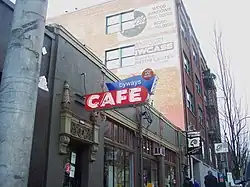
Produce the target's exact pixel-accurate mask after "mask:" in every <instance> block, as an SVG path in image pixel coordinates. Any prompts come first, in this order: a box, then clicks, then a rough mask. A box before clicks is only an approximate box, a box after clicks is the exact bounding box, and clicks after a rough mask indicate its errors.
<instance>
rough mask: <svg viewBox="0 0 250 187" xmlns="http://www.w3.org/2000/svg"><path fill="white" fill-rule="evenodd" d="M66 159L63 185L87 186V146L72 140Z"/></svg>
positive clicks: (68, 186)
mask: <svg viewBox="0 0 250 187" xmlns="http://www.w3.org/2000/svg"><path fill="white" fill-rule="evenodd" d="M66 160H67V161H66V164H65V172H64V184H63V187H87V185H88V184H87V183H86V181H88V160H89V157H88V146H87V145H86V144H83V143H81V142H78V141H74V140H72V141H71V143H70V144H69V155H68V157H67V159H66Z"/></svg>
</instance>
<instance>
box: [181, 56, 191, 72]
mask: <svg viewBox="0 0 250 187" xmlns="http://www.w3.org/2000/svg"><path fill="white" fill-rule="evenodd" d="M183 63H184V68H185V70H186V72H187V73H188V74H189V75H191V64H190V61H189V59H188V57H187V55H186V53H185V52H184V51H183Z"/></svg>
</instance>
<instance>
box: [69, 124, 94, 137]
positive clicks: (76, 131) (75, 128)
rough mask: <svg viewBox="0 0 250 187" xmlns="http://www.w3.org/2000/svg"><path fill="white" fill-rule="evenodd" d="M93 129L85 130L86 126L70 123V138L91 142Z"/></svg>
mask: <svg viewBox="0 0 250 187" xmlns="http://www.w3.org/2000/svg"><path fill="white" fill-rule="evenodd" d="M92 131H93V129H91V128H87V127H86V126H83V125H81V124H78V123H75V122H72V123H71V129H70V133H71V135H72V136H74V137H76V138H79V139H82V140H86V141H92V140H93V133H92Z"/></svg>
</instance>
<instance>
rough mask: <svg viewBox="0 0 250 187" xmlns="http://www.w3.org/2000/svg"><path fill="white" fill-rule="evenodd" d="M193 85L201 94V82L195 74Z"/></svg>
mask: <svg viewBox="0 0 250 187" xmlns="http://www.w3.org/2000/svg"><path fill="white" fill-rule="evenodd" d="M195 86H196V91H197V93H198V94H201V82H200V80H199V78H198V77H197V75H195Z"/></svg>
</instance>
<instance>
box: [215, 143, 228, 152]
mask: <svg viewBox="0 0 250 187" xmlns="http://www.w3.org/2000/svg"><path fill="white" fill-rule="evenodd" d="M214 150H215V153H227V152H228V144H227V143H215V144H214Z"/></svg>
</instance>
